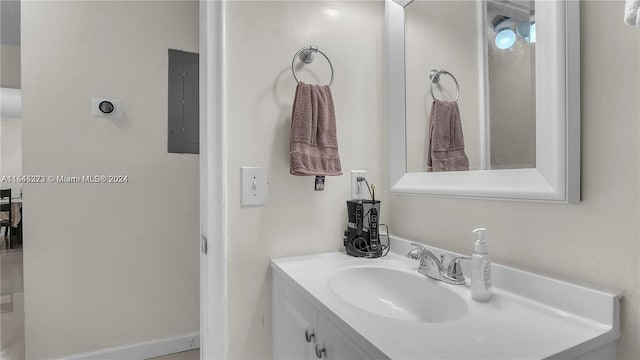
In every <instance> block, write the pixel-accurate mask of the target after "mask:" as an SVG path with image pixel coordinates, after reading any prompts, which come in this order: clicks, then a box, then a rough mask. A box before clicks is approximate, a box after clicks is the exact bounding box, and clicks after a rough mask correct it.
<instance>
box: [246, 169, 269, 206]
mask: <svg viewBox="0 0 640 360" xmlns="http://www.w3.org/2000/svg"><path fill="white" fill-rule="evenodd" d="M241 173H242V206H259V205H265V204H266V203H267V184H268V183H267V168H263V167H250V166H243V167H242V168H241Z"/></svg>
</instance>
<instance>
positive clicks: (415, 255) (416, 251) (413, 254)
mask: <svg viewBox="0 0 640 360" xmlns="http://www.w3.org/2000/svg"><path fill="white" fill-rule="evenodd" d="M411 246H415V247H414V248H413V249H411V250H410V251H409V252H408V253H407V257H408V258H410V259H414V260H417V259H420V255H421V254H422V250H425V248H424V246H422V245H420V244H416V243H411Z"/></svg>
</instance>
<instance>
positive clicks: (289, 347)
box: [272, 272, 385, 360]
mask: <svg viewBox="0 0 640 360" xmlns="http://www.w3.org/2000/svg"><path fill="white" fill-rule="evenodd" d="M272 304H273V358H274V359H296V360H302V359H304V360H313V359H330V360H334V359H335V360H338V359H343V360H369V359H372V358H376V359H384V358H385V357H384V356H383V355H381V354H379V353H378V352H377V351H375V348H373V351H371V350H370V351H367V350H365V349H366V348H372V346H371V344H369V343H367V342H366V341H364V340H362V339H359V340H358V341H359V342H360V343H356V341H357V340H354V338H357V334H355V332H354V334H351V335H349V334H347V333H345V331H344V330H343V329H344V327H343V326H338V325H336V324H335V323H334V322H333V321H331V320H330V319H329V316H327V315H326V314H324V313H323V312H322V311H321V310H319V309H318V308H317V307H316V306H315V305H314V304H312V302H311V301H310V300H308V299H307V298H306V297H305V296H304V295H303V294H302V292H301V290H300V289H296V288H295V287H294V286H293V285H292V284H289V283H288V282H287V281H286V279H284V278H283V277H282V276H281V275H280V274H278V273H276V272H274V274H273V298H272ZM307 340H308V341H307ZM370 352H371V353H372V354H370ZM373 354H375V355H373ZM318 355H319V356H318Z"/></svg>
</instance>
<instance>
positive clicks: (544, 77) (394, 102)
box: [385, 0, 580, 204]
mask: <svg viewBox="0 0 640 360" xmlns="http://www.w3.org/2000/svg"><path fill="white" fill-rule="evenodd" d="M411 1H412V0H386V1H385V4H386V6H385V8H386V32H387V33H386V36H387V47H386V50H387V74H386V75H387V84H388V88H387V100H388V104H387V105H388V109H387V110H388V114H387V115H388V118H387V122H388V141H389V184H390V191H391V192H392V193H406V194H424V195H437V196H452V197H471V198H486V199H505V200H531V201H546V202H560V203H571V204H577V203H579V202H580V8H579V6H580V4H579V1H577V0H542V1H536V3H535V7H536V32H537V34H536V37H537V39H538V40H537V42H536V54H535V63H536V168H531V169H513V170H475V171H451V172H435V173H434V172H420V173H408V172H407V150H406V123H405V13H404V8H405V7H406V6H407V5H408V4H409V3H410V2H411ZM477 1H484V0H477ZM428 71H429V69H425V73H426V72H428Z"/></svg>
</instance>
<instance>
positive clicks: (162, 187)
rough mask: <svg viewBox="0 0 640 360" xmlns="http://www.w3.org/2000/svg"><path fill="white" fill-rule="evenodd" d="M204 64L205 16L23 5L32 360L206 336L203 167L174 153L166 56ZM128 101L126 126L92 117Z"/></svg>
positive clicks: (189, 11)
mask: <svg viewBox="0 0 640 360" xmlns="http://www.w3.org/2000/svg"><path fill="white" fill-rule="evenodd" d="M168 48H174V49H179V50H186V51H194V52H197V50H198V3H197V2H195V1H179V2H169V1H154V2H148V1H141V2H132V1H127V2H110V1H104V2H95V1H87V2H80V1H70V2H61V1H55V2H23V3H22V61H23V63H22V65H23V66H22V68H23V77H22V89H23V112H22V114H23V156H24V162H23V169H24V173H25V174H44V175H47V174H54V175H56V174H57V175H87V174H105V175H108V174H122V175H127V176H128V179H129V182H128V183H127V184H49V183H48V184H27V185H25V186H24V237H25V247H24V276H25V313H26V324H25V326H26V330H25V331H26V334H25V336H26V357H27V358H29V359H37V358H51V357H57V356H61V355H64V354H71V353H78V352H85V351H93V350H97V349H100V348H105V347H111V346H117V345H121V344H125V343H135V342H140V341H145V340H151V339H158V338H162V337H166V336H172V335H177V334H184V333H189V332H193V331H198V328H199V316H198V313H199V311H198V308H199V300H198V299H199V292H198V286H199V278H198V277H199V275H198V274H199V269H198V251H199V246H198V242H199V235H198V234H199V225H198V224H199V215H198V214H199V213H198V211H199V210H198V208H199V204H198V166H199V164H198V156H196V155H179V154H168V153H167V82H168V80H167V67H168V58H167V49H168ZM94 96H103V97H113V98H120V99H122V102H123V111H124V116H123V118H122V119H119V120H107V119H97V118H93V117H91V116H90V100H91V97H94Z"/></svg>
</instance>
